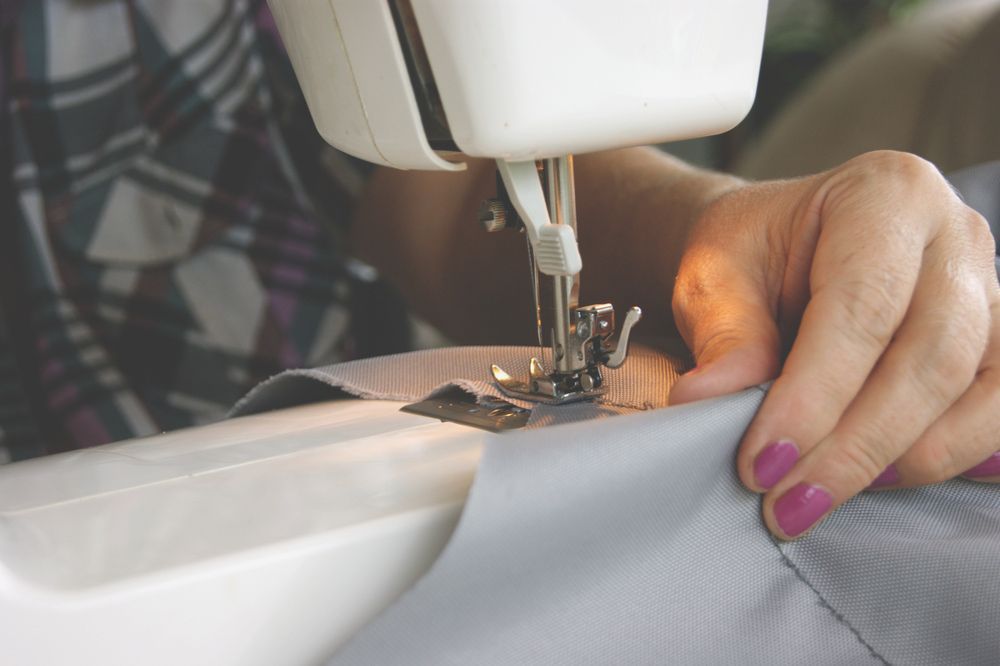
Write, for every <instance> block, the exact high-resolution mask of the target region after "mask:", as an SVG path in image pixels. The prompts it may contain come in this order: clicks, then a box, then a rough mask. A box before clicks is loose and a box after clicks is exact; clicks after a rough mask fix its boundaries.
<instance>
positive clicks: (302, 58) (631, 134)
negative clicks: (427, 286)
mask: <svg viewBox="0 0 1000 666" xmlns="http://www.w3.org/2000/svg"><path fill="white" fill-rule="evenodd" d="M270 5H271V8H272V11H273V13H274V17H275V20H276V22H277V25H278V28H279V30H280V32H281V35H282V37H283V39H284V43H285V45H286V48H287V50H288V54H289V56H290V57H291V61H292V65H293V67H294V69H295V73H296V76H297V77H298V80H299V83H300V84H301V85H302V89H303V91H304V93H305V97H306V101H307V103H308V105H309V109H310V111H311V113H312V117H313V120H314V121H315V123H316V127H317V128H318V129H319V132H320V134H321V135H322V136H323V138H324V139H325V140H326V141H328V142H329V143H330V144H332V145H333V146H335V147H337V148H339V149H340V150H342V151H344V152H347V153H350V154H351V155H354V156H356V157H360V158H362V159H364V160H367V161H369V162H372V163H375V164H382V165H387V166H391V167H396V168H401V169H435V170H452V171H454V170H458V169H461V168H463V165H462V163H461V160H462V159H464V158H465V157H480V158H488V159H492V160H496V165H497V173H498V175H499V177H498V193H497V197H496V198H494V199H491V200H489V201H486V202H484V203H483V206H482V208H481V209H480V211H479V220H480V222H482V223H483V225H484V227H485V228H486V230H487V231H500V230H503V229H517V230H523V231H524V232H525V235H526V236H527V239H528V256H529V258H530V262H531V274H532V284H533V285H534V287H533V292H534V293H533V295H534V301H535V313H536V316H535V323H536V328H537V331H538V344H539V346H540V347H544V346H547V347H548V348H549V351H550V353H551V358H552V363H553V366H554V367H553V368H551V369H550V370H546V369H545V368H544V366H543V364H542V361H541V360H539V358H537V357H536V358H532V359H531V360H530V363H529V364H528V365H529V374H528V377H527V378H526V379H515V378H514V377H513V376H511V375H510V374H508V373H507V372H505V371H504V370H503V369H501V368H499V367H496V366H494V367H493V376H494V379H495V380H496V382H497V384H498V385H499V386H500V387H501V388H502V389H503V391H504V392H505V393H507V394H508V395H511V396H513V397H518V398H526V399H530V400H534V401H541V402H549V403H563V402H570V401H574V400H581V399H587V398H592V397H594V396H596V395H599V394H600V393H601V392H602V385H603V383H604V378H603V376H602V373H601V368H602V367H610V368H615V367H618V366H619V365H621V364H622V363H624V361H625V356H626V354H627V351H628V339H629V334H630V332H631V330H632V327H633V326H634V325H635V324H636V323H637V322H638V321H639V319H640V317H641V311H640V310H639V308H635V307H633V308H631V309H630V310H629V311H628V313H627V314H626V316H625V319H624V322H623V324H622V327H621V333H620V336H619V338H618V340H617V341H615V340H614V334H615V311H614V308H613V307H612V306H611V305H610V304H607V303H604V304H598V305H588V306H580V305H579V303H578V298H577V295H578V293H579V284H580V271H581V268H582V266H583V262H582V259H581V257H580V252H579V249H578V247H577V242H576V208H575V197H574V190H573V158H572V155H573V153H578V152H591V151H597V150H602V149H608V148H618V147H623V146H631V145H640V144H650V143H657V142H662V141H668V140H674V139H680V138H689V137H692V136H703V135H707V134H714V133H718V132H722V131H725V130H727V129H729V128H731V127H732V126H733V125H735V124H736V123H737V122H739V121H740V120H741V119H742V118H743V116H744V115H745V114H746V112H747V111H748V110H749V109H750V105H751V103H752V102H753V98H754V92H755V89H756V84H757V70H758V66H759V63H760V52H761V46H762V40H763V34H764V20H765V13H766V8H767V2H766V0H704V1H699V2H689V1H685V0H670V1H667V0H625V1H624V2H620V3H615V4H609V3H607V2H601V1H600V0H575V1H574V2H544V1H543V2H539V1H537V0H504V1H503V2H496V1H495V2H488V1H483V0H480V1H471V2H470V1H469V0H390V1H388V2H359V1H352V0H270ZM471 217H472V211H470V218H471ZM609 228H613V227H612V226H611V225H609ZM608 241H609V242H613V237H612V238H609V239H608ZM543 302H545V303H547V304H549V307H546V308H543V307H542V303H543Z"/></svg>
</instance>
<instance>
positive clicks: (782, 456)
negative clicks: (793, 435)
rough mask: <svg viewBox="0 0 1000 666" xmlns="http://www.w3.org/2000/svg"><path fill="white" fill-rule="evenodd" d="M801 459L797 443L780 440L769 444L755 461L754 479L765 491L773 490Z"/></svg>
mask: <svg viewBox="0 0 1000 666" xmlns="http://www.w3.org/2000/svg"><path fill="white" fill-rule="evenodd" d="M798 459H799V447H797V446H795V442H792V441H790V440H787V439H779V440H778V441H776V442H769V443H768V445H767V446H765V447H764V448H763V449H761V451H760V453H758V454H757V457H756V458H754V460H753V478H754V480H755V481H756V482H757V485H758V486H760V487H761V488H764V489H765V490H767V489H769V488H771V487H773V486H774V484H776V483H777V482H778V481H781V478H782V477H783V476H785V474H788V470H790V469H791V468H792V467H794V466H795V463H796V461H798Z"/></svg>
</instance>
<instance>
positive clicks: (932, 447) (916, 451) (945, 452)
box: [906, 437, 964, 486]
mask: <svg viewBox="0 0 1000 666" xmlns="http://www.w3.org/2000/svg"><path fill="white" fill-rule="evenodd" d="M956 446H957V444H956V442H955V440H953V439H945V438H943V437H937V438H935V439H933V440H924V441H923V442H920V443H919V446H915V447H914V448H913V449H911V450H910V452H909V453H908V454H907V461H906V478H907V480H908V481H910V482H912V483H914V484H916V485H921V486H926V485H930V484H933V483H941V482H942V481H947V480H948V479H953V478H955V477H956V476H958V475H959V474H961V473H962V472H963V471H964V470H963V469H962V465H960V464H959V463H958V461H959V460H961V458H962V455H961V453H962V452H961V451H958V450H956V448H955V447H956Z"/></svg>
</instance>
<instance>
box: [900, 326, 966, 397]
mask: <svg viewBox="0 0 1000 666" xmlns="http://www.w3.org/2000/svg"><path fill="white" fill-rule="evenodd" d="M970 328H971V327H970ZM977 328H979V327H977ZM925 330H927V331H928V333H927V341H928V344H926V345H925V346H924V349H923V352H922V357H921V358H920V359H915V360H914V361H913V362H911V363H910V364H909V366H908V368H909V373H908V374H909V379H910V380H911V381H912V382H913V383H914V384H915V385H916V386H917V387H918V388H919V389H920V390H921V391H922V392H923V394H924V396H925V397H926V398H928V399H929V400H930V401H932V402H933V403H935V404H939V405H940V404H943V405H950V404H951V402H952V401H953V400H954V399H955V397H956V396H957V395H958V394H960V393H961V392H963V391H964V390H965V389H967V388H968V387H969V385H970V384H971V383H972V381H973V380H974V379H975V376H976V370H977V369H978V367H979V363H980V360H981V358H982V352H983V347H984V346H985V334H982V335H980V334H978V333H977V332H973V333H971V337H970V331H969V329H968V328H966V325H965V324H963V323H962V322H961V321H960V320H959V319H958V318H956V317H953V316H943V317H940V318H938V319H937V320H936V321H935V322H932V323H930V324H927V325H926V329H925Z"/></svg>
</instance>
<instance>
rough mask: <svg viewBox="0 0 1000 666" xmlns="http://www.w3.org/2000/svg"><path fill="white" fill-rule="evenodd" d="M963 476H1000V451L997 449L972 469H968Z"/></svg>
mask: <svg viewBox="0 0 1000 666" xmlns="http://www.w3.org/2000/svg"><path fill="white" fill-rule="evenodd" d="M963 476H973V477H979V476H1000V451H997V452H996V453H994V454H993V455H991V456H990V457H989V458H987V459H986V460H984V461H983V462H981V463H979V464H978V465H976V466H975V467H973V468H972V469H969V470H966V471H965V474H964V475H963Z"/></svg>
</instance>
